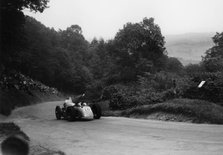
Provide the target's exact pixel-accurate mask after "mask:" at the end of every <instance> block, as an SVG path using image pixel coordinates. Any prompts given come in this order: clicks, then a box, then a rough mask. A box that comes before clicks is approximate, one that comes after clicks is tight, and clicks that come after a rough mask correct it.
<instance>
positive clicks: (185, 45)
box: [165, 33, 215, 65]
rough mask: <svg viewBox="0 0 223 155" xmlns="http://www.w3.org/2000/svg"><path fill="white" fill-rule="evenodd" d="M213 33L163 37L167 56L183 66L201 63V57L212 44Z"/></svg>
mask: <svg viewBox="0 0 223 155" xmlns="http://www.w3.org/2000/svg"><path fill="white" fill-rule="evenodd" d="M214 35H215V33H186V34H179V35H167V36H165V40H166V48H167V52H168V56H170V57H176V58H178V59H179V60H180V61H181V63H182V64H183V65H188V64H190V63H191V64H195V63H199V62H200V61H201V56H203V55H204V53H205V52H206V50H208V49H209V48H211V47H212V46H213V45H214V43H213V41H212V37H213V36H214Z"/></svg>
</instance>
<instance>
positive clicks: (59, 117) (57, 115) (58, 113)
mask: <svg viewBox="0 0 223 155" xmlns="http://www.w3.org/2000/svg"><path fill="white" fill-rule="evenodd" d="M55 115H56V118H57V120H60V119H61V117H62V110H61V108H60V106H56V108H55Z"/></svg>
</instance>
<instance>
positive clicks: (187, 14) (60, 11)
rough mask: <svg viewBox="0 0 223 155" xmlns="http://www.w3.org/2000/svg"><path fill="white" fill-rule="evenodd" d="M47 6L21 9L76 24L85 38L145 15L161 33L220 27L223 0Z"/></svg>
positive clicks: (83, 0)
mask: <svg viewBox="0 0 223 155" xmlns="http://www.w3.org/2000/svg"><path fill="white" fill-rule="evenodd" d="M48 6H49V8H47V9H46V10H45V11H44V12H43V13H32V12H29V11H28V10H24V13H25V14H26V15H29V16H32V17H34V18H36V19H37V20H38V21H40V22H41V23H43V24H44V25H46V26H47V27H54V28H55V29H56V30H58V29H62V30H64V29H66V28H67V27H69V26H71V25H74V24H77V25H79V26H81V28H82V31H83V35H84V37H85V38H86V39H87V40H91V39H93V38H94V37H96V38H98V39H99V38H104V39H106V40H107V39H112V38H113V37H114V36H115V34H116V33H117V32H118V30H119V29H122V28H123V25H124V24H126V23H127V22H132V23H136V22H140V21H142V19H143V18H144V17H147V18H150V17H153V18H155V23H156V24H158V25H159V26H160V28H161V31H162V34H163V35H171V34H184V33H203V32H222V31H223V0H50V2H49V3H48Z"/></svg>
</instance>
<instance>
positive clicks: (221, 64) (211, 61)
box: [202, 32, 223, 72]
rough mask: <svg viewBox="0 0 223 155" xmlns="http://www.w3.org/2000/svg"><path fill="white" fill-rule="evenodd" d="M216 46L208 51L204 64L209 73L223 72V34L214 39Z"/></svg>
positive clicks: (218, 34)
mask: <svg viewBox="0 0 223 155" xmlns="http://www.w3.org/2000/svg"><path fill="white" fill-rule="evenodd" d="M212 39H213V42H214V46H213V47H212V48H210V49H209V50H207V51H206V53H205V54H206V55H205V56H204V57H203V60H202V64H203V65H204V67H205V69H206V70H207V71H209V72H217V71H221V72H222V71H223V32H222V33H216V35H215V36H214V37H213V38H212Z"/></svg>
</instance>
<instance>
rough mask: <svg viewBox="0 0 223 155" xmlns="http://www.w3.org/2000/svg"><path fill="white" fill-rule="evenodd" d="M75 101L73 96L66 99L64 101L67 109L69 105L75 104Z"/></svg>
mask: <svg viewBox="0 0 223 155" xmlns="http://www.w3.org/2000/svg"><path fill="white" fill-rule="evenodd" d="M74 105H75V103H73V102H72V98H71V97H68V98H67V99H66V100H65V101H64V108H65V109H66V108H67V107H70V106H74Z"/></svg>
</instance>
